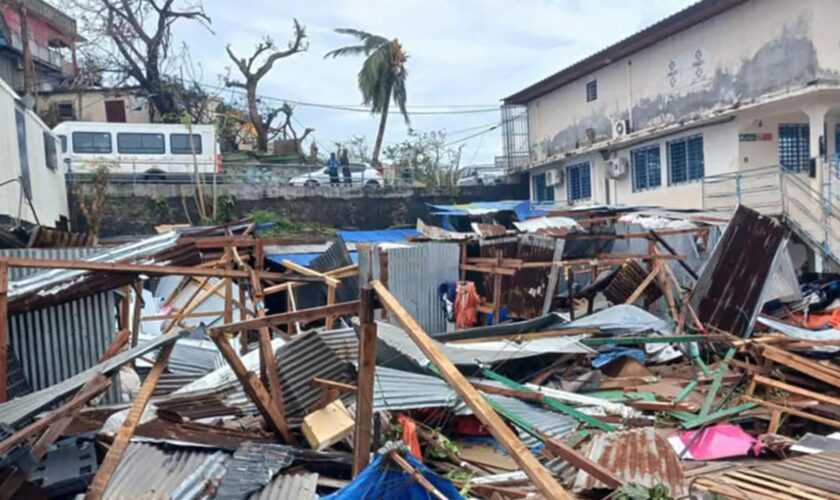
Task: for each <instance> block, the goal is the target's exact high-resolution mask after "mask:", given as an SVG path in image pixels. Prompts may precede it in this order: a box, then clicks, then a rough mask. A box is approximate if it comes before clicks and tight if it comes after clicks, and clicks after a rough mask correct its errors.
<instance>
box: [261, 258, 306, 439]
mask: <svg viewBox="0 0 840 500" xmlns="http://www.w3.org/2000/svg"><path fill="white" fill-rule="evenodd" d="M251 290H252V291H253V294H254V296H253V300H254V309H256V311H257V318H264V317H265V302H264V299H265V297H263V293H262V283H261V282H260V280H259V278H257V273H256V271H253V270H252V271H251ZM259 343H260V369H261V370H262V373H261V374H260V375H261V376H260V380H266V381H267V382H268V389H269V393H270V394H271V402H272V403H273V404H274V407H275V408H276V409H277V412H278V413H279V414H280V415H281V417H282V418H283V424H284V429H285V430H284V433H283V437H284V438H285V439H286V442H287V443H288V444H296V441H295V437H294V435H293V434H292V433H291V431H289V430H288V424H286V405H285V403H284V402H283V386H281V385H280V375H279V374H278V372H277V360H276V359H275V357H274V349H272V348H271V334H270V333H269V332H268V326H263V327H261V328H260V329H259Z"/></svg>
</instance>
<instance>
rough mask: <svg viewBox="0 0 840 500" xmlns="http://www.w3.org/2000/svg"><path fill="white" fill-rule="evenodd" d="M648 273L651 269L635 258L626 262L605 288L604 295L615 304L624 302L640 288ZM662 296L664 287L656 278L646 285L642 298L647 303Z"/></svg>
mask: <svg viewBox="0 0 840 500" xmlns="http://www.w3.org/2000/svg"><path fill="white" fill-rule="evenodd" d="M648 274H650V271H648V270H647V269H645V268H643V267H642V266H641V264H639V263H638V262H636V261H635V260H630V261H627V262H625V263H624V264H623V265H622V266H621V268H619V270H618V272H617V273H615V275H614V276H613V278H612V281H610V284H609V285H607V288H605V289H604V297H606V298H607V300H609V301H610V302H612V303H613V304H624V303H625V302H627V299H629V298H630V297H631V296H632V295H633V293H635V291H636V289H637V288H639V285H641V284H642V283H643V282H644V280H645V279H647V277H648ZM661 296H662V288H660V286H659V283H657V282H656V280H654V281H652V282H650V283H649V284H648V285H647V286H646V287H645V289H644V291H643V292H642V294H641V296H640V298H643V299H644V302H645V304H652V303H654V302H656V301H657V300H659V297H661Z"/></svg>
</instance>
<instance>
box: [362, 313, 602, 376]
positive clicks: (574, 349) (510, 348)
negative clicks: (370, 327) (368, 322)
mask: <svg viewBox="0 0 840 500" xmlns="http://www.w3.org/2000/svg"><path fill="white" fill-rule="evenodd" d="M377 325H378V329H377V337H378V340H379V342H378V347H377V360H378V362H379V363H380V364H381V365H386V366H390V367H392V368H403V369H407V370H410V369H412V368H411V367H410V365H408V364H406V362H408V363H409V364H413V365H414V370H416V369H417V367H421V368H422V367H425V366H426V364H427V362H428V359H427V358H426V355H425V354H423V351H421V350H420V348H419V347H417V344H415V343H414V341H413V340H411V337H409V336H408V334H407V333H405V331H403V330H402V329H401V328H399V327H396V326H393V325H390V324H388V323H383V322H378V323H377ZM582 337H583V336H573V337H554V338H544V339H535V340H530V341H526V342H522V343H517V342H513V341H497V342H477V343H467V344H442V343H438V347H439V348H440V349H441V350H442V351H443V352H444V354H446V357H447V358H449V360H450V361H451V362H452V363H453V364H455V365H458V366H476V365H478V364H480V363H486V364H493V363H499V362H505V361H509V360H511V359H523V358H530V357H534V356H542V355H544V354H556V353H579V354H585V353H591V352H594V351H592V350H591V349H590V348H588V347H586V346H584V345H582V344H581V343H580V342H578V340H579V339H580V338H582ZM400 358H402V359H400Z"/></svg>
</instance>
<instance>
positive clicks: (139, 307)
mask: <svg viewBox="0 0 840 500" xmlns="http://www.w3.org/2000/svg"><path fill="white" fill-rule="evenodd" d="M142 314H143V282H142V281H140V280H137V281H135V282H134V317H133V319H132V322H131V347H137V343H138V342H139V340H140V322H141V316H142Z"/></svg>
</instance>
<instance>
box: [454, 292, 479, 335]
mask: <svg viewBox="0 0 840 500" xmlns="http://www.w3.org/2000/svg"><path fill="white" fill-rule="evenodd" d="M478 302H479V297H478V292H476V291H475V283H473V282H472V281H461V282H459V283H458V286H457V287H456V288H455V328H458V329H462V328H471V327H473V326H475V325H476V323H477V322H478Z"/></svg>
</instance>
